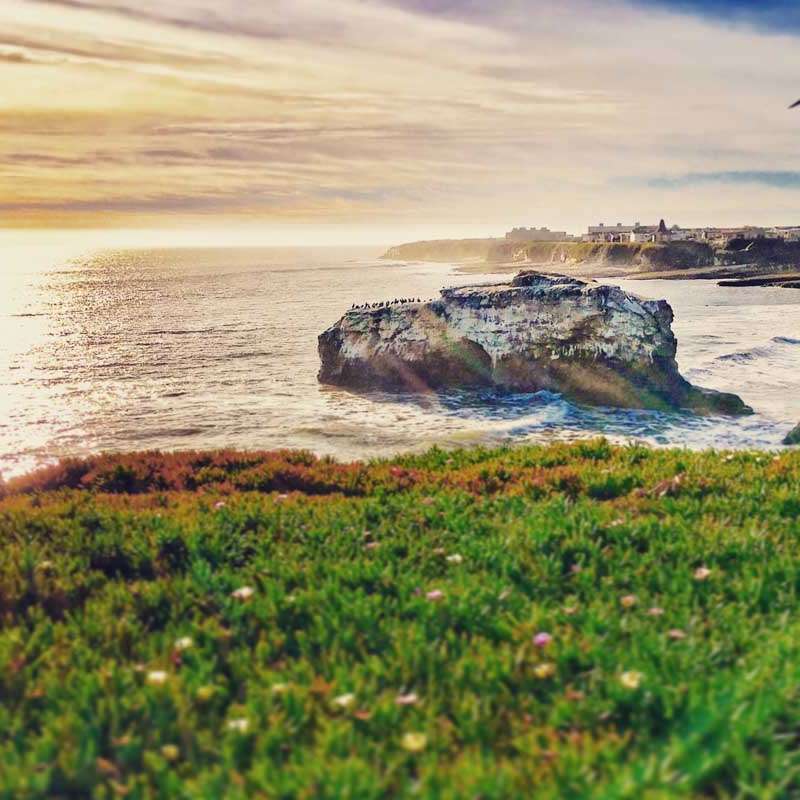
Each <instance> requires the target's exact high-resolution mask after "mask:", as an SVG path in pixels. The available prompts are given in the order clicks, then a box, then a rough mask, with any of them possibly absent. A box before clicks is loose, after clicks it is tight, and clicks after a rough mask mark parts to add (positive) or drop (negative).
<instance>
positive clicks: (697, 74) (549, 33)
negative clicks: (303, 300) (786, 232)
mask: <svg viewBox="0 0 800 800" xmlns="http://www.w3.org/2000/svg"><path fill="white" fill-rule="evenodd" d="M498 5H502V6H503V8H502V10H498V9H497V6H498ZM443 7H447V8H448V9H449V10H448V12H447V13H444V11H443V10H442V8H443ZM462 7H463V10H462ZM466 9H468V11H467V10H466ZM797 96H800V47H798V39H797V37H794V36H789V35H779V34H776V33H774V32H772V33H771V32H765V31H758V30H755V29H752V28H747V27H730V26H727V25H723V24H720V23H719V22H718V21H715V20H713V19H699V18H695V17H691V16H685V15H677V14H667V13H666V12H664V11H655V10H653V9H652V8H650V7H648V8H643V7H639V6H635V5H631V4H627V3H622V2H616V0H607V1H601V0H593V2H591V3H589V2H586V1H585V0H560V1H559V2H558V3H556V2H553V3H544V2H533V1H532V0H531V2H522V0H518V1H517V2H513V0H512V2H509V3H503V4H497V3H491V4H490V3H488V2H479V1H478V0H475V1H474V2H471V3H466V2H464V3H458V2H452V3H449V4H448V3H438V4H434V3H426V2H424V0H418V2H413V0H407V2H403V0H396V2H394V3H390V2H389V1H388V0H386V2H379V0H274V1H272V2H270V1H269V0H262V1H261V2H256V1H255V0H213V1H212V0H51V1H49V2H43V1H39V0H2V3H0V224H2V225H3V226H5V227H37V228H38V227H51V228H63V227H89V228H114V227H144V226H150V227H152V226H162V225H163V226H180V225H197V224H198V223H199V224H202V225H204V226H208V225H213V226H216V227H218V228H222V227H224V226H225V225H227V224H231V225H236V226H247V225H253V226H257V225H276V226H281V225H283V226H286V225H295V224H296V225H301V224H303V225H321V224H329V223H346V224H347V225H350V226H358V225H361V226H364V227H370V226H373V227H376V228H377V227H380V228H381V229H383V228H386V227H387V226H389V227H391V226H397V227H403V226H408V227H413V226H418V225H423V224H424V225H425V226H428V227H429V228H431V229H432V228H433V227H435V226H437V225H439V226H441V229H442V230H443V231H449V230H455V229H456V228H458V229H461V228H464V229H465V230H466V229H468V228H470V226H472V227H474V229H475V230H478V229H480V230H481V231H483V230H484V229H491V228H492V227H493V226H498V228H499V229H500V230H502V229H504V228H505V226H507V225H511V224H534V223H535V224H550V225H551V226H562V227H568V228H576V227H578V226H582V225H584V224H586V223H587V222H589V221H592V220H594V219H595V218H597V219H598V220H599V219H607V221H609V222H616V221H618V219H617V218H619V219H623V218H624V219H633V218H634V217H636V219H640V218H641V219H643V220H647V221H651V220H652V219H656V218H657V217H660V216H667V217H668V218H670V220H671V221H676V222H682V223H686V224H690V223H695V222H705V221H708V222H719V223H731V224H734V223H738V222H744V221H748V222H774V223H782V222H785V223H788V222H800V219H798V216H800V211H798V208H800V204H799V203H798V202H797V201H798V199H800V172H798V170H800V159H799V158H798V152H799V151H800V149H799V148H798V145H799V144H800V114H794V115H792V114H790V113H789V112H787V111H786V105H788V102H790V101H792V100H794V99H796V97H797ZM612 217H613V219H612ZM676 217H678V218H676Z"/></svg>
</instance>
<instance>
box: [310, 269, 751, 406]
mask: <svg viewBox="0 0 800 800" xmlns="http://www.w3.org/2000/svg"><path fill="white" fill-rule="evenodd" d="M672 319H673V314H672V309H671V308H670V306H669V304H668V303H666V302H665V301H663V300H662V301H645V300H641V299H640V298H638V297H636V296H634V295H630V294H627V293H626V292H624V291H622V290H621V289H619V288H617V287H613V286H603V285H600V284H597V283H593V282H592V283H586V282H584V281H581V280H577V279H574V278H569V277H565V276H560V275H548V274H544V273H539V272H522V273H520V274H519V275H518V276H517V277H516V278H515V279H514V280H513V281H512V282H511V283H503V284H497V285H492V286H465V287H462V288H458V289H444V290H442V292H441V298H440V299H438V300H435V301H433V302H431V303H419V304H408V305H390V306H386V307H383V308H377V309H356V310H353V311H350V312H348V313H347V314H345V315H344V317H342V319H340V320H339V322H337V323H336V324H335V325H334V326H333V327H331V328H329V329H328V330H327V331H325V333H323V334H322V335H321V336H320V337H319V354H320V358H321V361H322V368H321V370H320V373H319V380H320V381H321V382H322V383H327V384H335V385H338V386H346V387H350V388H355V389H378V388H379V389H384V390H395V391H411V392H423V391H431V390H438V389H445V388H468V387H495V388H497V389H500V390H507V391H514V392H537V391H540V390H543V389H546V390H549V391H552V392H558V393H560V394H563V395H564V396H566V397H568V398H570V399H573V400H576V401H579V402H585V403H593V404H598V405H607V406H617V407H623V408H660V409H665V408H686V409H691V410H694V411H696V412H698V413H708V414H711V413H719V414H747V413H751V409H749V408H748V407H747V406H746V405H745V404H744V403H743V402H742V401H741V399H740V398H738V397H737V396H736V395H730V394H721V393H718V392H713V391H710V390H706V389H699V388H697V387H694V386H692V385H691V384H690V383H688V382H687V381H686V380H685V379H684V378H683V377H682V376H681V375H680V373H679V372H678V366H677V363H676V361H675V353H676V350H677V341H676V339H675V336H674V334H673V333H672V328H671V324H672Z"/></svg>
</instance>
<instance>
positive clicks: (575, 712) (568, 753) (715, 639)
mask: <svg viewBox="0 0 800 800" xmlns="http://www.w3.org/2000/svg"><path fill="white" fill-rule="evenodd" d="M3 493H4V494H5V497H4V499H2V500H0V536H1V537H2V549H1V550H0V797H3V798H15V800H16V799H17V798H34V797H35V798H39V797H48V798H58V797H69V798H83V797H98V798H153V797H160V798H161V797H163V798H359V799H360V798H379V797H390V796H391V797H394V796H396V797H423V798H462V797H463V798H477V797H480V798H516V797H520V798H523V797H524V798H530V797H536V798H595V797H596V798H604V799H606V798H637V799H638V798H672V797H716V798H733V797H753V798H756V797H757V798H770V797H774V798H786V797H793V796H798V795H800V730H799V729H798V717H799V716H800V616H798V609H799V607H798V589H800V520H799V517H800V453H798V452H787V453H784V454H782V455H780V456H773V455H771V454H760V455H759V454H735V455H725V454H713V453H706V454H691V453H686V452H678V451H657V450H650V449H646V448H642V447H628V448H612V447H610V446H609V445H608V444H606V443H605V442H602V441H597V442H590V443H584V444H577V445H570V446H568V445H556V446H551V447H527V448H518V449H510V450H496V451H489V450H469V451H463V452H448V453H445V452H440V451H432V452H430V453H428V454H426V455H423V456H409V457H404V458H398V459H395V460H393V461H391V462H378V463H374V464H367V465H359V464H356V465H338V464H335V463H332V462H328V461H316V460H315V459H313V458H312V457H310V456H308V455H304V454H300V453H272V454H265V453H261V454H258V453H256V454H242V453H232V452H229V453H217V454H197V453H195V454H182V455H175V456H168V455H158V454H138V455H132V456H124V457H104V458H99V459H94V460H91V461H81V462H67V463H64V464H62V465H60V466H59V467H57V468H53V469H50V470H46V471H44V472H41V473H38V474H34V475H33V476H30V477H28V478H25V479H22V480H19V481H16V482H12V483H11V484H10V485H9V486H7V487H5V488H4V489H3Z"/></svg>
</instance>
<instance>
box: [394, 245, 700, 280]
mask: <svg viewBox="0 0 800 800" xmlns="http://www.w3.org/2000/svg"><path fill="white" fill-rule="evenodd" d="M383 258H385V259H395V260H398V261H441V262H451V261H461V260H464V259H473V260H474V259H480V260H482V261H483V262H485V263H487V264H490V265H497V264H538V265H548V264H549V265H558V266H560V267H565V266H580V265H585V264H593V265H597V266H610V267H621V268H630V269H635V270H639V271H642V272H646V271H650V270H659V269H674V268H686V269H691V268H696V267H705V266H711V265H713V264H714V263H715V262H714V259H715V251H714V249H713V248H712V247H711V246H709V245H707V244H705V243H702V242H670V243H667V244H598V243H587V242H514V241H508V240H506V239H441V240H438V241H430V242H411V243H409V244H402V245H398V246H396V247H392V248H390V249H389V250H388V251H387V252H386V253H385V254H384V256H383Z"/></svg>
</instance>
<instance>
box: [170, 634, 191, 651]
mask: <svg viewBox="0 0 800 800" xmlns="http://www.w3.org/2000/svg"><path fill="white" fill-rule="evenodd" d="M192 647H194V639H192V637H191V636H181V638H180V639H176V640H175V649H176V650H177V651H178V652H179V653H182V652H183V651H184V650H189V649H191V648H192Z"/></svg>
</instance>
